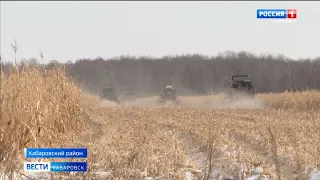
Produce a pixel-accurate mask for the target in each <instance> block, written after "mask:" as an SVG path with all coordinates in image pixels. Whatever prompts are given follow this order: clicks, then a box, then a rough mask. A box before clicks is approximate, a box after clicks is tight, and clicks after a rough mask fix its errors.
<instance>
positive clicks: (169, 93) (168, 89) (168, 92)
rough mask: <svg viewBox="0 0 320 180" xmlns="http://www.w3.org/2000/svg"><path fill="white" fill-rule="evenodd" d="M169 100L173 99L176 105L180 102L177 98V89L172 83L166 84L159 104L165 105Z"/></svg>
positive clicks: (158, 101)
mask: <svg viewBox="0 0 320 180" xmlns="http://www.w3.org/2000/svg"><path fill="white" fill-rule="evenodd" d="M168 101H171V102H172V103H173V104H174V105H179V104H180V103H179V102H178V100H177V92H176V89H175V88H173V86H172V85H165V87H164V88H163V90H162V92H161V94H160V97H159V98H158V99H157V105H164V104H166V103H167V102H168Z"/></svg>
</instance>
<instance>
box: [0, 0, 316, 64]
mask: <svg viewBox="0 0 320 180" xmlns="http://www.w3.org/2000/svg"><path fill="white" fill-rule="evenodd" d="M319 7H320V2H289V1H288V2H276V1H273V2H271V1H269V2H233V1H229V2H205V1H203V2H183V1H182V2H170V1H166V2H110V1H105V2H103V1H101V2H90V1H84V2H72V1H71V2H63V1H56V2H54V1H51V2H36V1H33V2H3V1H1V55H2V57H3V58H4V59H5V60H6V61H13V59H14V56H13V51H12V49H11V46H10V44H11V43H13V39H14V38H16V40H17V42H18V44H19V47H20V50H19V51H18V59H20V58H31V57H37V58H39V56H38V54H39V52H40V51H43V53H44V56H45V60H51V59H56V60H58V61H61V62H65V61H67V60H72V61H74V60H76V59H78V58H95V57H97V56H102V57H105V58H108V57H114V56H120V55H126V54H130V55H138V56H140V55H150V56H155V57H159V56H164V55H170V54H182V53H200V54H204V55H216V54H217V53H218V52H221V51H226V50H232V51H239V50H245V51H250V52H254V53H261V52H270V53H280V54H284V55H286V56H288V57H291V58H299V57H315V56H320V35H319V33H320V21H319V19H320V13H319ZM257 8H285V9H287V8H296V9H297V16H298V19H297V22H295V23H292V24H279V23H278V24H275V23H272V22H270V21H269V20H265V19H256V9H257Z"/></svg>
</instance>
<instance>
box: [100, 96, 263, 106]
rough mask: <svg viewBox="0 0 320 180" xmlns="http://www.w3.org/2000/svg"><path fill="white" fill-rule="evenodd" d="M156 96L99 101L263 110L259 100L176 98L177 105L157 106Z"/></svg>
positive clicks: (169, 103)
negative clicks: (129, 99)
mask: <svg viewBox="0 0 320 180" xmlns="http://www.w3.org/2000/svg"><path fill="white" fill-rule="evenodd" d="M157 98H158V97H157V96H153V97H147V98H137V99H136V100H135V101H122V102H121V103H120V105H119V104H117V103H115V102H112V101H108V100H100V103H101V106H103V107H116V106H124V107H132V106H133V107H163V106H165V107H181V108H203V109H264V108H265V106H264V103H263V101H262V100H261V99H257V98H256V99H246V98H242V99H237V100H232V101H228V100H224V99H216V100H210V101H208V100H206V99H205V98H203V97H196V96H194V97H192V100H190V97H183V96H181V97H178V102H179V103H178V105H175V104H173V103H172V102H170V101H168V102H167V103H166V104H164V105H157V103H156V100H157Z"/></svg>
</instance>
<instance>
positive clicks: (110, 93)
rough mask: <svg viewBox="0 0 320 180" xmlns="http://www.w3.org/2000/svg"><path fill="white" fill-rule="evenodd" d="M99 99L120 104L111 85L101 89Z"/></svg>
mask: <svg viewBox="0 0 320 180" xmlns="http://www.w3.org/2000/svg"><path fill="white" fill-rule="evenodd" d="M100 98H101V99H102V100H109V101H112V102H115V103H117V104H120V100H119V98H118V94H117V92H116V90H115V88H114V87H112V86H111V85H108V86H106V87H104V88H103V90H102V92H101V94H100Z"/></svg>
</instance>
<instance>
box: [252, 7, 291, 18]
mask: <svg viewBox="0 0 320 180" xmlns="http://www.w3.org/2000/svg"><path fill="white" fill-rule="evenodd" d="M296 18H297V9H257V19H296Z"/></svg>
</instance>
